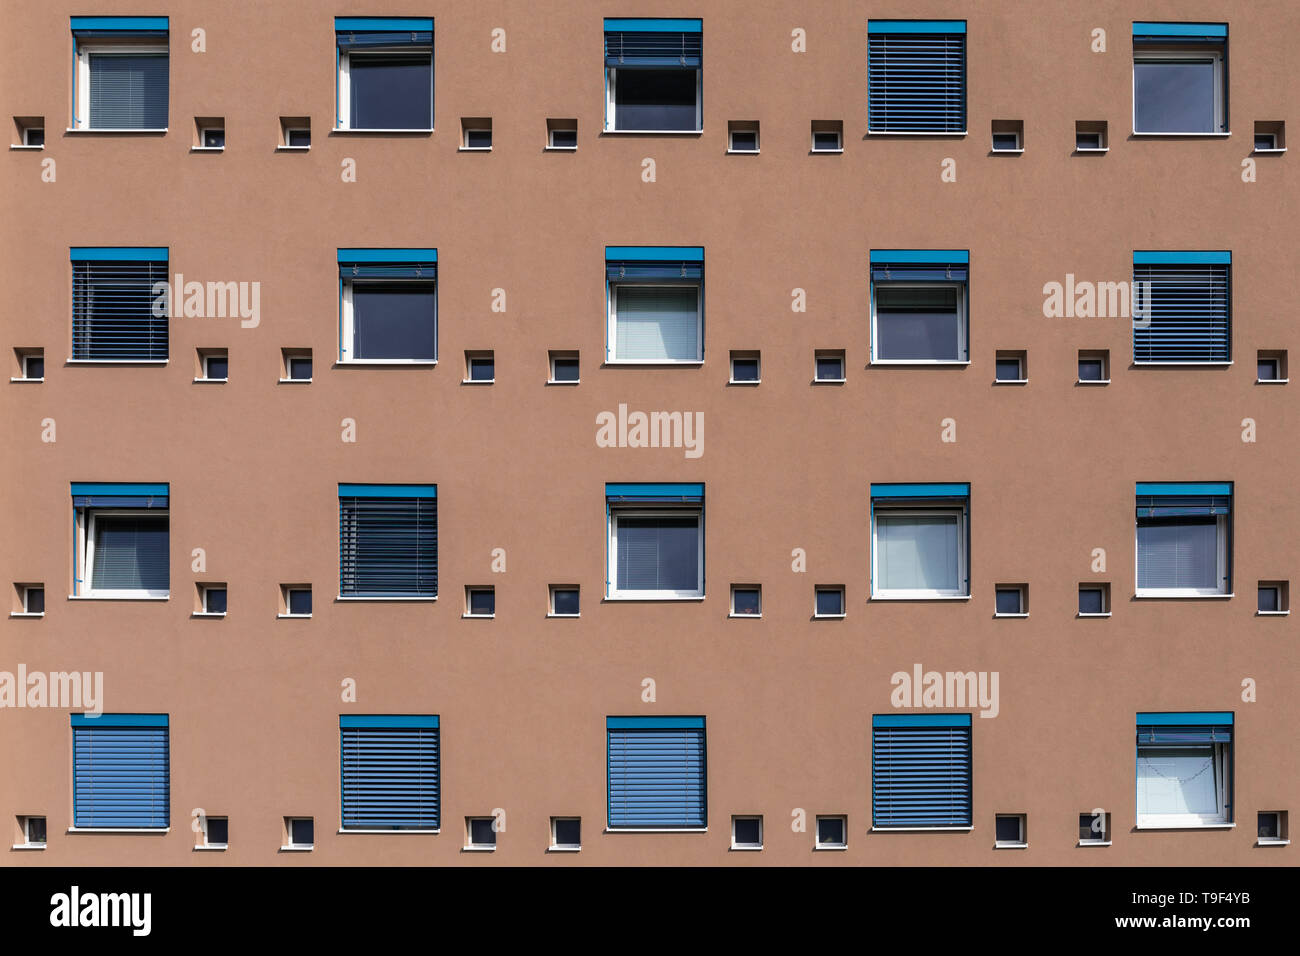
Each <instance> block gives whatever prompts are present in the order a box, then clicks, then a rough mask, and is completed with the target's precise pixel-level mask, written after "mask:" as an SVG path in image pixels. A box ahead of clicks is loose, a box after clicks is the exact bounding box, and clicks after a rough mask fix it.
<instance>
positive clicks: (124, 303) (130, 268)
mask: <svg viewBox="0 0 1300 956" xmlns="http://www.w3.org/2000/svg"><path fill="white" fill-rule="evenodd" d="M158 282H170V278H169V277H168V275H167V248H166V247H165V246H164V247H160V248H131V247H103V246H73V247H72V360H73V361H83V362H165V361H167V317H168V314H169V312H170V307H169V306H170V304H169V301H168V296H167V295H166V294H162V295H159V294H158V292H157V291H155V288H154V284H155V283H158Z"/></svg>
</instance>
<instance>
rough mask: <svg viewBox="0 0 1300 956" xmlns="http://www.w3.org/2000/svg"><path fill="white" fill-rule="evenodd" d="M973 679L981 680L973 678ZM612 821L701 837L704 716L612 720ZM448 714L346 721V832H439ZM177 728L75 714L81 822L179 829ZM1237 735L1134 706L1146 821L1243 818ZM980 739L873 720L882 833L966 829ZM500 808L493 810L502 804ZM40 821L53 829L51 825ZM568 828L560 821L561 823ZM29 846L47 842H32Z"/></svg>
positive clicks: (757, 842)
mask: <svg viewBox="0 0 1300 956" xmlns="http://www.w3.org/2000/svg"><path fill="white" fill-rule="evenodd" d="M972 679H973V675H972ZM605 723H606V729H605V743H606V767H605V778H606V797H607V800H606V806H607V827H608V829H609V830H624V831H629V830H630V831H647V830H649V831H653V830H702V829H705V828H707V826H708V773H707V767H708V760H707V746H706V736H705V718H704V717H692V716H666V717H607V718H606V721H605ZM440 724H441V721H440V718H439V717H438V716H436V715H391V714H390V715H361V716H341V717H340V718H339V738H340V745H339V750H340V761H339V763H340V766H339V773H340V786H339V796H340V827H341V829H342V830H343V831H354V832H355V831H361V832H374V831H408V832H429V833H436V832H440V831H441V827H442V816H441V813H442V794H443V780H442V767H441V746H442V738H441V726H440ZM169 731H170V727H169V717H168V716H167V715H165V714H103V715H99V716H90V715H81V714H74V715H73V717H72V757H73V829H74V830H123V829H125V830H151V829H166V828H167V827H169V826H170V823H171V814H170V803H171V772H170V742H171V741H170V733H169ZM1235 741H1236V730H1235V727H1234V715H1233V714H1232V713H1231V712H1224V711H1215V712H1176V713H1168V712H1147V713H1138V714H1137V715H1136V727H1135V733H1134V746H1135V751H1136V754H1135V755H1136V774H1135V783H1136V798H1137V799H1136V815H1137V819H1136V824H1137V827H1138V828H1139V829H1187V828H1197V827H1224V826H1231V825H1232V824H1233V823H1234V819H1235V818H1234V813H1233V776H1234V769H1235V768H1234V748H1235ZM973 765H974V735H973V731H972V720H971V715H970V714H967V713H927V714H899V713H893V714H877V715H875V716H873V717H872V727H871V813H872V829H873V830H904V831H906V830H970V829H972V828H973V826H974V818H973V813H972V795H973V773H972V770H973ZM493 812H494V813H496V812H497V811H493ZM1109 817H1110V815H1109V814H1108V813H1106V812H1105V811H1104V810H1100V809H1097V810H1093V811H1092V812H1091V813H1086V814H1085V813H1081V814H1079V827H1080V829H1079V840H1080V843H1084V844H1108V843H1109V842H1110V836H1111V833H1110V819H1109ZM30 819H32V820H36V821H39V824H38V829H39V831H41V832H40V835H41V836H42V837H43V835H44V834H43V830H44V818H42V817H32V818H30ZM556 821H561V825H560V826H559V827H557V826H556ZM494 824H495V820H494V818H493V817H470V818H467V820H466V830H467V835H468V843H469V845H470V846H472V847H476V848H483V849H490V848H492V847H494V846H495V843H496V833H497V832H498V829H497V827H496V826H495V825H494ZM227 827H228V818H226V817H208V818H205V820H204V837H205V843H207V844H210V845H212V844H215V845H218V846H224V845H225V844H226V843H227V840H228V828H227ZM1259 827H1260V829H1259V837H1260V842H1261V843H1265V842H1281V841H1285V839H1286V813H1285V811H1269V812H1265V813H1261V814H1260V815H1259ZM313 831H314V821H313V819H312V818H311V817H286V818H285V835H286V844H285V846H284V847H283V848H284V849H310V848H311V846H312V845H313V844H314V832H313ZM995 831H996V834H995V835H996V841H997V845H998V846H1024V845H1026V843H1027V833H1026V818H1025V815H1024V814H998V815H997V817H996V819H995ZM732 832H733V841H734V842H736V843H739V844H742V845H744V848H747V849H757V848H759V847H761V845H762V838H761V817H754V816H744V815H737V816H733V817H732ZM815 835H816V845H817V846H818V847H819V848H842V847H843V846H845V845H846V843H847V828H846V818H845V817H844V816H843V815H832V814H827V815H822V816H818V818H817V821H816V828H815ZM27 839H28V842H29V843H32V842H44V841H43V839H42V840H40V841H35V840H33V839H32V836H31V831H30V830H29V831H28V837H27ZM552 845H553V847H558V848H563V849H578V848H579V847H580V846H581V839H580V818H577V817H553V818H552Z"/></svg>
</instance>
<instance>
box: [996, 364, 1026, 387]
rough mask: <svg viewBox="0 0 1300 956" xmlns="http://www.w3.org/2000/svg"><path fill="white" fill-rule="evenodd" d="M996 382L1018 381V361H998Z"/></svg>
mask: <svg viewBox="0 0 1300 956" xmlns="http://www.w3.org/2000/svg"><path fill="white" fill-rule="evenodd" d="M997 374H998V381H999V382H1015V381H1019V379H1020V377H1021V376H1020V359H1013V358H1011V359H998V369H997Z"/></svg>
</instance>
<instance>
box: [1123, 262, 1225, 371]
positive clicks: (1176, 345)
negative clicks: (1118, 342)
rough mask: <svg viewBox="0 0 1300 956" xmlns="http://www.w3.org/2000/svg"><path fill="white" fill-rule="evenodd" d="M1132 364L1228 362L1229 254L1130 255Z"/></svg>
mask: <svg viewBox="0 0 1300 956" xmlns="http://www.w3.org/2000/svg"><path fill="white" fill-rule="evenodd" d="M1133 301H1134V310H1133V312H1134V315H1133V361H1134V363H1136V364H1138V365H1158V364H1166V365H1201V364H1210V363H1216V362H1219V363H1222V362H1229V361H1231V359H1232V253H1231V252H1228V251H1226V250H1225V251H1217V252H1215V251H1211V252H1184V251H1174V252H1148V251H1141V252H1134V253H1133Z"/></svg>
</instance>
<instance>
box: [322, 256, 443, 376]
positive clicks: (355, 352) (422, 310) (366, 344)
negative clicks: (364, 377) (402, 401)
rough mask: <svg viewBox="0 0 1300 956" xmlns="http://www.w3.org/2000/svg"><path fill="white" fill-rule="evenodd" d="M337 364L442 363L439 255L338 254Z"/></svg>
mask: <svg viewBox="0 0 1300 956" xmlns="http://www.w3.org/2000/svg"><path fill="white" fill-rule="evenodd" d="M338 262H339V361H340V362H363V363H366V364H393V365H409V364H412V363H419V362H435V361H437V359H438V250H437V249H340V250H338Z"/></svg>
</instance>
